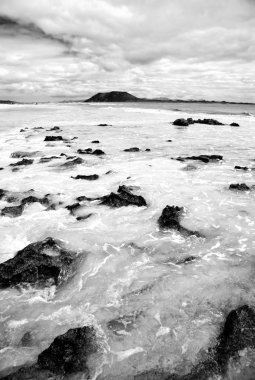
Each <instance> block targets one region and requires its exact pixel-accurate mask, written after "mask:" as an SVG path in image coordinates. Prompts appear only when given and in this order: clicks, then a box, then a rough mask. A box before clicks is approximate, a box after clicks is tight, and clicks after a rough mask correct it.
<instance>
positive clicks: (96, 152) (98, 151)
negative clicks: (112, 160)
mask: <svg viewBox="0 0 255 380" xmlns="http://www.w3.org/2000/svg"><path fill="white" fill-rule="evenodd" d="M92 154H94V155H95V156H102V155H104V154H105V152H103V151H102V150H101V149H96V150H94V152H93V153H92Z"/></svg>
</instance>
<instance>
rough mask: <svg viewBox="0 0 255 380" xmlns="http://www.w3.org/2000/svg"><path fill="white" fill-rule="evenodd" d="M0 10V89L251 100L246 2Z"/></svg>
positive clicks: (4, 1) (58, 0)
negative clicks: (104, 92)
mask: <svg viewBox="0 0 255 380" xmlns="http://www.w3.org/2000/svg"><path fill="white" fill-rule="evenodd" d="M0 14H2V15H4V16H3V17H2V18H0V44H1V47H2V51H3V52H2V55H1V57H0V84H1V83H2V86H1V88H2V91H1V93H0V96H2V95H4V94H5V93H6V92H8V94H7V95H8V97H10V96H11V95H12V94H18V93H19V92H20V93H21V92H22V93H27V94H28V95H29V96H30V97H31V98H33V97H34V96H35V95H37V96H38V94H41V96H42V97H54V98H55V97H56V96H57V97H58V96H59V97H72V98H73V97H75V96H77V98H81V97H86V96H89V95H91V94H93V93H94V92H98V91H107V90H114V89H116V90H117V89H118V90H122V89H123V90H126V91H130V92H133V93H134V94H136V95H140V96H148V95H149V96H161V95H162V96H168V97H175V98H176V97H182V98H192V97H195V98H207V99H219V100H221V99H229V100H237V101H238V100H240V101H244V100H247V101H255V84H254V78H255V65H254V61H255V49H254V46H255V1H254V0H206V1H205V0H171V1H170V0H161V1H160V2H159V1H158V0H139V1H138V0H128V1H127V0H72V1H70V0H44V1H39V0H26V1H20V0H1V2H0ZM8 80H9V81H10V83H9V84H8ZM15 81H16V82H15Z"/></svg>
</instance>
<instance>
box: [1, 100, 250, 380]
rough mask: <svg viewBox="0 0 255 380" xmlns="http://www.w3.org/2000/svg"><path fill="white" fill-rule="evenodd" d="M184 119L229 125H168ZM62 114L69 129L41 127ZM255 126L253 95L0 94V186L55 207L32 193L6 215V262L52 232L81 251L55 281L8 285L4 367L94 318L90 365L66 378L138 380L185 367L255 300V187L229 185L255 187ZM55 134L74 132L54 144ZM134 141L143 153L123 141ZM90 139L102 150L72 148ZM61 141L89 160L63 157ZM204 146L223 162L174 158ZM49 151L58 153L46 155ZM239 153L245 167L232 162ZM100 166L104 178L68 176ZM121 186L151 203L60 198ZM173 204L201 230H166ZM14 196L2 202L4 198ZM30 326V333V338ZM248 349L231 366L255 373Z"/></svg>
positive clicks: (232, 372)
mask: <svg viewBox="0 0 255 380" xmlns="http://www.w3.org/2000/svg"><path fill="white" fill-rule="evenodd" d="M187 117H193V118H195V119H198V118H215V119H217V120H219V121H220V122H222V123H223V124H225V125H206V124H192V125H189V126H188V127H180V126H174V125H173V124H172V122H173V121H174V120H175V119H177V118H187ZM232 122H236V123H238V124H240V127H231V126H230V123H232ZM99 124H107V125H103V126H99ZM54 126H59V127H60V128H61V131H60V132H55V131H54V132H53V131H46V129H50V128H52V127H54ZM39 127H41V128H43V129H35V128H39ZM25 128H27V129H25ZM254 128H255V106H252V105H229V104H204V103H201V104H200V103H179V104H169V103H162V104H161V103H160V104H159V103H134V104H132V103H130V104H110V103H109V104H86V103H85V104H82V103H78V104H38V105H11V106H10V105H1V106H0V141H1V144H0V149H1V155H0V167H2V168H3V170H1V171H0V176H1V189H4V190H8V191H10V192H13V193H14V194H16V195H17V196H21V195H22V194H24V193H25V192H27V191H30V190H31V189H33V190H34V193H35V194H36V195H37V196H40V197H43V196H45V194H50V195H51V197H52V199H53V201H54V203H55V204H56V205H57V207H56V208H55V209H49V210H46V208H45V207H44V206H43V205H42V204H40V203H38V202H35V203H31V204H29V205H27V206H26V207H25V208H24V211H23V213H22V214H21V215H20V216H18V217H13V218H12V217H8V216H0V236H1V239H0V262H1V263H3V262H5V261H6V260H8V259H11V258H12V257H14V256H15V254H16V253H17V251H19V250H21V249H23V248H24V247H26V246H27V245H28V244H30V243H34V242H38V241H41V240H43V239H45V238H47V237H52V238H54V239H59V240H61V241H62V242H63V244H64V245H65V246H66V247H68V249H70V250H72V251H75V252H79V254H80V256H81V258H82V259H81V262H80V264H79V266H78V268H77V271H76V273H75V274H74V275H73V276H72V278H70V279H69V280H68V281H66V282H65V283H63V284H62V285H61V286H60V287H59V288H56V287H55V286H53V285H51V286H47V287H43V288H35V287H28V286H26V287H13V288H7V289H2V290H0V324H1V327H0V376H1V375H2V376H3V375H5V374H7V373H9V372H13V371H14V370H16V369H17V368H19V367H21V366H24V365H28V364H29V365H30V364H31V363H34V362H36V360H37V357H38V355H39V353H40V352H42V351H43V350H45V349H46V348H47V347H49V345H50V344H51V343H52V341H53V339H54V338H55V337H57V336H59V335H61V334H64V333H65V332H66V331H67V330H69V329H71V328H77V327H82V326H87V325H89V326H93V327H94V329H95V331H96V333H97V339H98V343H99V345H100V347H101V351H100V355H97V356H96V357H94V359H93V360H92V361H91V362H90V363H89V365H88V366H89V368H90V377H86V376H87V375H86V376H85V375H79V376H78V375H75V376H74V377H72V376H71V375H70V376H69V377H66V378H68V379H98V380H113V379H118V380H129V379H130V380H131V379H135V378H136V376H139V375H141V376H142V374H143V373H146V372H148V371H151V370H155V369H158V370H160V371H163V372H164V373H177V374H180V375H183V374H185V373H188V372H189V371H190V370H191V368H192V366H193V365H195V364H196V363H198V362H199V360H201V357H203V355H204V354H205V352H206V350H207V349H208V347H211V346H212V345H213V344H214V342H215V340H216V338H217V336H218V335H219V332H220V330H221V328H222V325H223V323H224V321H225V319H226V315H227V314H228V313H229V312H230V311H231V310H232V309H236V308H237V307H239V306H241V305H244V304H247V305H250V306H251V307H255V276H254V265H255V261H254V254H255V253H254V252H255V207H254V201H255V190H253V191H248V192H241V191H240V192H238V191H231V190H229V185H230V184H231V183H234V184H235V183H246V185H248V186H252V185H255V170H252V169H254V168H255V153H254V147H255V133H254ZM21 129H23V130H24V132H20V130H21ZM48 135H54V136H55V135H56V136H58V135H61V136H63V138H65V139H66V140H64V141H56V142H49V143H47V142H45V141H44V138H45V136H48ZM74 137H77V138H76V139H73V138H74ZM95 140H98V141H99V143H97V144H94V143H91V142H92V141H95ZM169 140H171V141H169ZM131 147H138V148H139V149H140V151H139V152H126V151H124V149H128V148H131ZM87 148H92V149H101V150H103V151H104V152H105V155H102V156H95V155H83V154H77V150H78V149H87ZM146 149H150V151H146ZM16 151H26V152H36V153H35V155H34V157H33V159H34V162H33V164H32V165H28V166H21V167H19V169H18V170H14V171H13V170H12V169H13V166H9V165H10V164H12V163H15V162H17V161H18V159H17V158H16V159H15V158H11V154H12V153H13V152H16ZM61 153H64V154H65V155H67V156H75V157H77V156H79V157H81V158H82V159H83V160H84V161H83V163H82V164H79V165H74V166H69V167H65V166H63V164H64V163H65V162H66V161H67V160H66V156H64V155H62V156H60V154H61ZM203 154H206V155H208V154H209V155H214V154H217V155H222V156H223V160H222V161H219V162H218V161H217V162H209V163H204V162H200V161H193V160H189V161H183V162H182V161H178V160H176V158H177V157H179V156H181V157H186V156H198V155H203ZM51 156H58V157H60V158H58V159H52V160H50V161H49V162H44V163H41V162H39V160H40V158H41V157H51ZM236 165H239V166H246V167H248V168H249V169H250V170H247V171H244V170H235V169H234V167H235V166H236ZM92 174H97V175H98V176H99V178H98V179H97V180H95V181H87V180H75V179H73V178H72V177H74V176H77V175H92ZM120 185H126V186H131V187H132V188H133V191H134V192H135V194H137V195H141V196H142V197H144V199H145V200H146V203H147V207H136V206H128V207H120V208H111V207H108V206H107V205H101V204H99V203H98V201H86V200H85V201H84V202H82V205H81V207H79V208H78V209H77V210H76V211H75V212H74V213H73V214H72V213H71V212H70V211H69V210H68V209H66V208H65V206H66V205H71V204H74V203H75V202H77V201H76V198H77V197H80V196H86V197H91V198H97V197H101V196H104V195H107V194H110V193H111V192H115V193H116V192H117V190H118V187H119V186H120ZM14 204H16V203H14ZM166 205H169V206H173V205H175V206H179V207H184V214H183V217H182V219H181V224H182V225H183V226H184V227H186V228H188V229H190V230H193V231H199V232H200V233H201V237H197V236H184V235H182V234H181V233H179V232H178V231H173V230H161V229H160V228H159V225H158V219H159V217H160V215H161V213H162V210H163V209H164V207H165V206H166ZM7 206H10V203H9V202H7V201H6V200H3V199H2V200H0V209H1V210H2V209H3V208H4V207H7ZM90 214H91V215H90ZM88 215H89V217H88V218H87V219H84V220H77V217H79V216H81V217H85V216H88ZM188 258H192V260H190V261H188V260H187V261H186V262H185V259H188ZM26 333H29V334H30V336H31V339H30V343H29V344H28V345H23V344H21V341H22V337H24V334H26ZM253 358H254V353H252V352H249V351H247V352H245V353H243V359H242V362H241V363H239V366H233V367H231V368H230V369H229V372H228V375H227V376H229V377H223V378H226V379H230V378H231V379H236V380H238V379H248V377H245V376H242V375H240V373H242V372H240V371H241V370H242V366H244V367H245V366H246V367H247V366H249V364H250V363H251V362H252V360H253ZM240 368H241V369H240ZM253 375H254V376H255V371H253V372H252V375H251V376H253ZM84 376H85V377H84ZM231 376H232V377H231ZM150 378H151V379H152V378H153V377H150ZM249 378H254V377H249ZM137 379H138V377H137ZM139 379H149V377H147V378H146V377H140V378H139Z"/></svg>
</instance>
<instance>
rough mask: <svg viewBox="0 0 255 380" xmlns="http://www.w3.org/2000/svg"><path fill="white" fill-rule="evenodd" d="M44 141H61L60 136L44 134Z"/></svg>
mask: <svg viewBox="0 0 255 380" xmlns="http://www.w3.org/2000/svg"><path fill="white" fill-rule="evenodd" d="M44 141H63V137H62V136H46V137H45V139H44Z"/></svg>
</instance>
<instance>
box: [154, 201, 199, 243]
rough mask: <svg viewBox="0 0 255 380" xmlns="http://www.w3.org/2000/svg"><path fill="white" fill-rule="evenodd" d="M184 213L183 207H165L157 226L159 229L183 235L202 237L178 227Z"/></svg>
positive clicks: (195, 232) (197, 233)
mask: <svg viewBox="0 0 255 380" xmlns="http://www.w3.org/2000/svg"><path fill="white" fill-rule="evenodd" d="M183 213H184V208H183V207H178V206H166V207H165V208H164V209H163V211H162V214H161V216H160V217H159V219H158V224H159V227H160V228H161V229H170V230H176V231H179V232H180V233H182V234H184V235H188V236H190V235H195V236H197V237H201V236H202V235H201V234H200V233H199V232H197V231H190V230H189V229H187V228H185V227H182V226H181V225H180V219H181V216H182V215H183Z"/></svg>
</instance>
